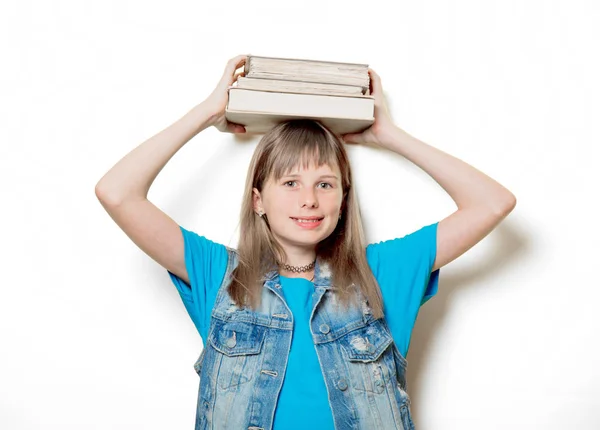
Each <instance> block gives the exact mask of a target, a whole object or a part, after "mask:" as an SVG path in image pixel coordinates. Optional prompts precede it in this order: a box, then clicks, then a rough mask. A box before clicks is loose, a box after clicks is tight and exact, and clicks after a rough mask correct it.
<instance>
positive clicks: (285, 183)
mask: <svg viewBox="0 0 600 430" xmlns="http://www.w3.org/2000/svg"><path fill="white" fill-rule="evenodd" d="M294 182H296V181H287V182H284V183H283V185H287V184H293V183H294Z"/></svg>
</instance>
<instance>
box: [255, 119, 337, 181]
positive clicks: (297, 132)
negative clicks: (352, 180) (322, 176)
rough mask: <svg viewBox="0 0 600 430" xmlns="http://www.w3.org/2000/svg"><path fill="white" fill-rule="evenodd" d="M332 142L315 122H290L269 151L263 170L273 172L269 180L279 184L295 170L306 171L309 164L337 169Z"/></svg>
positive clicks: (335, 153) (334, 146)
mask: <svg viewBox="0 0 600 430" xmlns="http://www.w3.org/2000/svg"><path fill="white" fill-rule="evenodd" d="M333 139H334V137H332V136H331V135H329V134H328V133H327V132H326V131H325V130H324V129H323V128H322V127H321V126H320V125H319V124H317V123H316V122H314V121H310V120H297V121H290V122H289V123H287V124H286V126H285V127H284V128H283V129H282V131H281V134H280V135H279V138H278V139H277V142H276V143H275V144H274V146H273V148H272V152H271V154H270V157H269V160H268V161H267V163H266V166H265V167H266V171H267V172H271V173H272V179H274V180H275V181H279V180H280V179H281V178H282V177H283V176H285V175H287V174H288V173H290V172H291V171H292V170H293V169H294V168H301V167H302V168H304V169H308V168H309V167H310V165H311V164H313V165H315V166H316V167H320V166H322V165H324V164H327V165H329V167H331V168H332V169H333V168H334V167H338V168H339V167H340V166H339V165H338V164H339V162H338V154H337V151H336V146H337V142H335V141H334V140H333ZM340 179H341V178H340Z"/></svg>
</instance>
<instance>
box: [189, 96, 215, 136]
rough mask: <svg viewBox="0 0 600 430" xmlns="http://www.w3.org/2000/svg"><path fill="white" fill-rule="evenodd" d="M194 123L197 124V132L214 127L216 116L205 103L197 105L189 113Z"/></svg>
mask: <svg viewBox="0 0 600 430" xmlns="http://www.w3.org/2000/svg"><path fill="white" fill-rule="evenodd" d="M190 115H192V116H193V118H194V121H195V122H196V123H197V124H198V127H199V130H204V129H206V128H209V127H211V126H213V125H215V122H216V119H217V117H218V114H216V113H215V112H214V111H213V110H212V109H211V108H210V106H209V105H207V104H206V103H205V102H202V103H200V104H197V105H196V106H194V107H193V108H192V110H191V111H190Z"/></svg>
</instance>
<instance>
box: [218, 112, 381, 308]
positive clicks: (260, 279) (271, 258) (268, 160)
mask: <svg viewBox="0 0 600 430" xmlns="http://www.w3.org/2000/svg"><path fill="white" fill-rule="evenodd" d="M311 161H313V162H315V164H316V165H317V166H321V165H323V164H327V165H329V166H330V167H331V168H333V167H334V166H337V167H338V168H339V170H340V172H341V179H342V190H343V199H342V207H341V210H342V217H341V219H340V220H339V221H338V224H337V226H336V228H335V230H334V231H333V232H332V233H331V234H330V235H329V236H328V237H327V238H326V239H324V240H322V241H321V242H319V243H318V244H317V245H316V248H315V250H316V254H317V256H318V257H319V261H323V262H327V263H328V264H329V268H330V271H331V281H332V286H333V287H334V288H335V290H334V291H335V292H336V294H337V297H336V298H337V299H339V303H340V304H342V305H344V306H349V304H350V302H354V303H355V301H354V299H355V297H356V296H355V295H354V294H352V291H353V290H352V289H351V287H352V284H354V285H356V286H358V287H359V288H360V290H361V292H362V293H363V295H364V296H365V298H366V299H367V301H368V305H369V307H370V308H371V312H372V314H373V316H374V317H375V318H380V317H382V316H383V299H382V297H381V291H380V289H379V285H378V284H377V280H376V279H375V277H374V276H373V273H372V272H371V269H370V267H369V264H368V262H367V258H366V250H365V240H364V232H363V226H362V218H361V215H360V208H359V205H358V201H357V197H356V194H355V190H354V187H353V184H352V171H351V168H350V161H349V159H348V154H347V153H346V149H345V148H344V142H343V141H342V140H341V138H340V137H338V136H337V135H335V134H334V133H333V132H331V131H330V130H329V129H328V128H327V127H325V126H324V125H322V124H321V123H320V122H318V121H312V120H292V121H287V122H283V123H280V124H278V125H276V126H275V127H273V128H272V129H271V130H269V132H267V133H266V134H265V135H264V136H263V137H262V139H261V140H260V142H259V143H258V145H257V147H256V150H255V152H254V154H253V156H252V160H251V161H250V166H249V167H248V174H247V177H246V185H245V188H244V195H243V201H242V206H241V211H240V240H239V242H238V248H237V256H238V265H237V267H236V268H235V269H234V271H233V273H232V280H231V283H230V284H229V286H228V293H229V295H230V297H231V298H232V299H233V301H234V302H235V303H236V304H237V305H238V306H239V307H243V306H245V305H248V304H249V305H250V307H252V308H253V309H256V308H257V307H258V305H259V304H260V298H261V293H262V288H263V283H264V275H265V274H266V273H267V272H268V271H270V270H277V268H278V266H277V263H276V262H277V261H286V258H285V251H284V250H283V248H282V247H281V245H280V244H279V243H278V242H277V241H276V239H275V238H274V237H273V234H272V233H271V230H270V227H269V223H268V219H267V218H266V215H265V216H264V218H262V217H259V216H258V215H257V214H256V213H255V211H254V204H253V191H252V190H253V188H256V189H258V190H259V191H260V192H262V190H263V186H264V185H265V183H266V181H268V180H270V179H273V180H275V181H278V180H279V179H281V177H283V176H284V175H285V174H287V173H288V172H289V171H290V170H291V169H292V168H294V167H297V166H299V165H303V166H304V168H308V165H309V163H310V162H311ZM299 163H301V164H299ZM248 298H249V302H248V301H247V299H248Z"/></svg>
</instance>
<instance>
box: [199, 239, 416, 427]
mask: <svg viewBox="0 0 600 430" xmlns="http://www.w3.org/2000/svg"><path fill="white" fill-rule="evenodd" d="M227 253H228V263H227V270H226V272H225V277H224V279H223V282H222V284H221V286H220V288H219V291H218V294H217V298H216V301H215V305H214V307H213V309H212V314H211V319H210V326H209V329H208V338H207V342H206V344H205V345H204V348H203V350H202V352H201V354H200V357H199V358H198V360H197V361H196V363H195V364H194V368H195V370H196V372H197V373H198V375H199V377H200V388H199V391H198V404H197V410H196V425H195V429H196V430H204V429H214V430H221V429H227V430H230V429H231V430H246V429H247V430H270V429H272V427H273V418H274V415H275V408H276V406H277V399H278V397H279V391H280V390H281V387H282V385H283V378H284V375H285V370H286V365H287V359H288V355H289V351H290V346H291V341H292V328H293V325H294V319H293V315H292V313H291V311H290V309H289V308H288V306H287V304H286V300H285V297H284V294H283V290H282V288H281V285H280V283H279V273H278V272H277V271H276V270H274V271H271V272H269V273H268V274H267V275H266V277H265V281H264V286H263V291H262V296H261V300H262V301H261V305H260V307H259V308H258V309H257V311H253V310H251V309H250V308H247V307H244V308H239V307H238V306H236V305H235V303H234V302H233V300H232V299H231V297H230V296H229V294H228V293H227V286H228V285H229V282H230V280H231V273H232V271H233V269H234V268H235V267H236V265H237V253H236V251H235V250H234V249H232V248H229V247H228V248H227ZM314 270H315V277H314V284H315V292H314V293H313V304H312V306H313V310H312V314H311V318H310V329H311V333H312V337H313V341H314V345H315V349H316V352H317V356H318V359H319V363H320V365H321V370H322V373H323V378H324V380H325V384H326V388H327V393H328V398H329V405H330V407H331V410H332V412H333V420H334V424H335V428H336V430H351V429H352V430H374V429H377V430H379V429H384V430H391V429H401V430H411V429H414V425H413V422H412V419H411V413H410V400H409V397H408V394H407V393H406V379H405V371H406V365H407V362H406V359H405V358H404V357H403V356H402V355H401V354H400V352H399V350H398V348H397V347H396V345H395V343H394V340H393V338H392V335H391V333H390V331H389V329H388V327H387V324H386V323H385V320H384V319H383V318H380V319H375V318H374V317H373V315H372V314H371V311H370V308H369V306H368V303H367V301H366V300H365V299H364V296H363V295H362V294H361V293H360V290H359V289H358V288H356V289H355V291H356V294H358V298H359V301H357V303H361V306H360V307H357V306H350V308H349V310H348V309H344V308H343V307H342V306H339V307H338V306H337V305H336V296H335V293H334V290H333V289H332V286H331V285H330V276H331V272H330V271H329V267H328V265H327V263H326V262H323V261H321V260H320V259H319V258H317V261H316V263H315V269H314ZM304 412H307V411H304ZM299 413H301V412H299ZM299 419H302V417H301V416H299ZM281 430H283V429H281Z"/></svg>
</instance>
